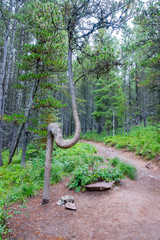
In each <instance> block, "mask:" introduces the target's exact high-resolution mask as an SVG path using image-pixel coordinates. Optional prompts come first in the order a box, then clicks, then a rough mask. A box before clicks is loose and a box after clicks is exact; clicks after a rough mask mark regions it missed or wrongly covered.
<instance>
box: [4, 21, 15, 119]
mask: <svg viewBox="0 0 160 240" xmlns="http://www.w3.org/2000/svg"><path fill="white" fill-rule="evenodd" d="M16 24H17V22H16V20H15V21H14V24H13V33H12V40H11V46H10V54H9V61H8V70H7V74H6V80H5V85H4V92H3V101H2V115H3V114H4V109H5V103H6V98H7V90H8V85H9V80H10V77H11V70H12V69H11V64H12V55H13V45H14V39H15V32H16Z"/></svg>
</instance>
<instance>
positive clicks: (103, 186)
mask: <svg viewBox="0 0 160 240" xmlns="http://www.w3.org/2000/svg"><path fill="white" fill-rule="evenodd" d="M113 184H114V181H113V182H108V183H107V182H97V183H92V184H88V185H87V186H86V189H87V190H90V191H104V190H107V189H110V188H111V187H112V186H113Z"/></svg>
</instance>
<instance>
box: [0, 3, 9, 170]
mask: <svg viewBox="0 0 160 240" xmlns="http://www.w3.org/2000/svg"><path fill="white" fill-rule="evenodd" d="M11 12H12V1H11V3H10V7H9V13H11ZM10 21H11V20H10V18H9V20H8V22H7V30H6V34H5V43H4V47H3V60H2V76H1V77H0V166H2V165H3V161H2V137H3V134H2V131H3V122H2V120H1V117H2V116H3V96H4V94H3V91H4V90H3V86H4V81H5V76H6V64H7V52H8V44H9V34H10Z"/></svg>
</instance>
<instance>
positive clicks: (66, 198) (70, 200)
mask: <svg viewBox="0 0 160 240" xmlns="http://www.w3.org/2000/svg"><path fill="white" fill-rule="evenodd" d="M61 201H62V203H63V204H65V203H73V202H74V197H72V196H69V195H66V196H63V197H61Z"/></svg>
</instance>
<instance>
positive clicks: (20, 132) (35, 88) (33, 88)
mask: <svg viewBox="0 0 160 240" xmlns="http://www.w3.org/2000/svg"><path fill="white" fill-rule="evenodd" d="M38 84H39V80H36V79H35V80H34V84H33V87H32V90H31V94H30V99H29V103H28V106H27V109H26V112H25V117H26V122H27V121H28V118H29V113H30V109H31V106H32V103H33V99H34V97H35V94H36V92H37V88H38ZM26 122H24V123H23V124H22V125H21V127H20V129H19V133H18V136H17V139H16V142H15V145H14V147H13V151H12V153H11V155H10V157H9V162H8V164H10V163H11V162H12V159H13V156H14V154H15V151H16V148H17V146H18V143H19V140H20V137H21V135H22V132H23V130H24V128H25V125H26Z"/></svg>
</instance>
